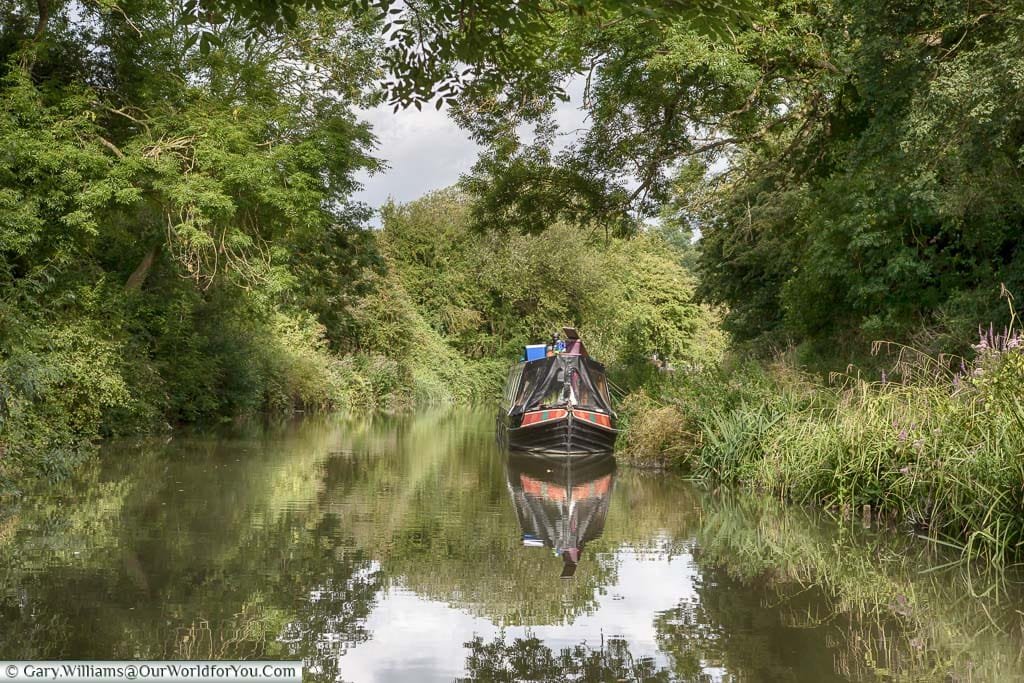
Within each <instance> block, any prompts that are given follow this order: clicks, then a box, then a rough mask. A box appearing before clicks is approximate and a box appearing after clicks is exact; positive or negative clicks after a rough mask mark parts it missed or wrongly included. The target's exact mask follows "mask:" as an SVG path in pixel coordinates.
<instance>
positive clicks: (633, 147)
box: [459, 0, 1024, 367]
mask: <svg viewBox="0 0 1024 683" xmlns="http://www.w3.org/2000/svg"><path fill="white" fill-rule="evenodd" d="M1022 11H1024V6H1022V4H1021V3H1020V2H1019V1H1017V0H1010V1H1009V2H999V3H987V2H983V3H981V4H977V3H975V2H967V1H962V2H960V1H953V0H933V1H932V0H930V1H926V2H899V1H887V2H882V3H877V2H862V1H861V0H833V1H831V2H798V1H792V0H779V1H770V2H761V3H757V7H756V8H752V9H751V11H750V12H748V13H746V14H742V15H740V16H737V17H734V18H733V19H732V20H731V21H730V22H729V24H728V29H729V30H728V34H727V36H718V35H714V34H709V33H708V32H707V31H705V30H701V28H700V27H695V26H694V25H693V24H691V23H689V22H687V21H685V20H684V19H682V18H676V19H671V18H668V17H665V16H663V15H652V16H646V15H637V16H631V17H622V18H617V19H611V20H605V21H602V20H599V19H597V18H595V17H594V16H592V15H588V16H584V17H581V18H580V19H578V20H576V21H573V22H569V23H568V24H567V25H565V26H564V30H563V32H562V33H561V39H560V40H559V41H557V43H556V44H555V45H553V46H552V49H551V50H550V52H549V53H548V54H547V56H546V59H544V60H543V61H542V66H541V67H538V68H540V69H541V70H542V71H543V73H544V74H545V75H546V76H547V77H548V83H549V89H550V86H551V85H553V84H555V83H560V82H563V79H565V78H566V77H567V76H571V75H575V74H578V75H580V77H581V78H583V79H585V92H584V98H583V105H584V107H585V109H586V111H587V113H588V114H589V115H590V117H591V118H590V124H591V125H590V127H589V128H588V130H587V131H586V132H585V133H584V134H583V135H582V137H581V138H580V139H578V140H576V141H575V142H572V144H569V145H568V146H567V147H566V148H564V149H561V150H559V149H558V148H557V147H556V146H555V143H556V142H558V141H559V137H558V135H557V133H558V131H557V129H556V127H555V124H554V117H553V105H554V103H555V100H556V98H555V97H554V96H551V95H550V94H548V93H547V92H545V91H544V90H539V91H535V90H528V91H526V92H523V90H522V87H526V86H521V83H520V82H519V81H515V82H511V83H505V84H498V85H495V84H493V83H490V82H487V83H482V84H480V85H479V87H476V86H474V87H473V88H470V89H469V90H468V91H467V92H466V93H465V95H464V97H463V98H462V101H461V103H460V108H459V113H460V115H461V120H462V121H463V123H465V125H466V126H467V127H468V128H469V129H470V130H472V131H473V132H474V133H475V134H476V136H477V139H478V141H479V142H481V143H482V144H484V145H485V146H487V147H488V151H487V153H486V154H485V155H484V157H483V158H482V159H481V160H480V162H479V163H478V165H477V168H476V170H475V172H474V174H473V177H472V178H471V179H470V186H471V187H473V188H474V189H475V190H476V191H477V192H478V193H479V195H480V197H481V200H480V202H479V203H478V205H477V207H476V214H475V215H476V217H477V219H478V220H479V221H480V222H481V223H482V224H485V225H490V226H494V227H502V226H509V225H512V226H517V227H520V228H522V229H527V230H542V229H544V227H545V226H546V225H547V224H548V223H549V222H550V220H551V219H552V217H554V216H561V217H565V218H570V219H573V220H576V221H589V222H593V223H595V224H598V225H601V226H604V227H607V228H610V229H615V228H618V229H620V230H622V231H623V232H633V231H635V229H636V225H637V220H638V219H640V218H644V217H647V216H656V215H661V216H662V217H663V220H664V221H665V222H666V223H669V224H673V223H674V224H676V225H678V226H680V227H681V228H684V229H693V228H699V229H700V230H701V232H702V234H703V239H702V240H701V258H700V274H701V288H702V290H703V292H704V293H705V295H706V296H707V297H708V298H709V299H710V300H713V301H715V302H720V303H722V304H725V305H727V306H728V312H727V314H726V318H725V326H726V329H727V330H728V331H729V332H731V333H732V334H733V335H734V336H735V337H736V339H737V340H738V341H748V340H753V341H755V342H757V343H758V344H761V345H763V344H767V343H773V344H777V345H778V344H782V345H785V344H788V343H790V342H797V343H806V344H807V345H808V347H809V350H818V351H820V352H822V353H824V354H825V355H826V356H827V357H828V358H827V360H828V361H829V362H833V361H835V360H841V359H842V358H845V356H846V354H853V356H854V357H856V356H857V355H865V352H866V348H867V345H868V344H870V342H872V341H874V340H876V339H881V338H891V339H894V340H899V341H907V340H910V339H913V340H915V342H917V346H919V347H922V348H924V349H926V350H929V351H931V350H941V351H946V352H962V351H965V350H966V349H967V344H968V342H969V341H970V340H971V338H972V336H973V334H974V331H975V330H976V329H977V325H978V324H979V323H984V324H985V325H986V326H987V324H988V322H990V321H993V322H996V323H997V325H1000V326H1001V325H1002V324H1006V323H1007V322H1008V321H1007V317H1006V311H1005V308H1004V307H1003V306H1002V302H1000V301H999V299H998V292H999V285H1000V283H1005V284H1006V286H1007V287H1008V288H1009V289H1010V290H1011V291H1024V268H1022V263H1024V261H1022V255H1021V249H1020V245H1021V241H1020V234H1021V227H1022V217H1024V206H1022V204H1021V197H1024V191H1022V190H1024V186H1022V183H1024V180H1022V177H1021V175H1020V155H1021V147H1022V145H1024V132H1022V131H1024V110H1022V109H1021V107H1020V105H1019V103H1020V101H1021V99H1022V95H1024V93H1022V89H1024V85H1022V83H1024V80H1022V78H1021V76H1022V73H1021V68H1022V67H1021V65H1022V64H1024V24H1022V22H1021V21H1020V16H1021V12H1022ZM526 124H535V126H536V135H535V136H534V137H533V138H532V139H529V140H523V139H522V137H521V135H520V131H522V130H523V127H524V125H526ZM842 365H843V364H842V363H839V364H838V366H839V367H842Z"/></svg>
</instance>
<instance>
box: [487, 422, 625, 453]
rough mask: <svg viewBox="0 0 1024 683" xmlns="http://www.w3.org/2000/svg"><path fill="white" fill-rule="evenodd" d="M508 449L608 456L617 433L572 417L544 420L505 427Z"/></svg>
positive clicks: (614, 430)
mask: <svg viewBox="0 0 1024 683" xmlns="http://www.w3.org/2000/svg"><path fill="white" fill-rule="evenodd" d="M503 431H504V441H505V443H506V445H507V446H508V448H509V450H514V451H526V452H529V453H547V454H553V455H563V456H573V455H591V454H594V453H608V452H610V451H612V450H613V449H614V448H615V437H616V436H617V435H618V430H616V429H611V428H608V427H604V426H601V425H598V424H594V423H592V422H588V421H587V420H581V419H579V418H578V417H574V416H573V414H572V413H571V412H569V414H568V415H566V416H565V417H564V418H560V419H557V420H547V421H545V422H539V423H535V424H530V425H526V426H519V427H506V428H505V429H504V430H503Z"/></svg>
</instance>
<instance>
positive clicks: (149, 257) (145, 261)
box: [124, 243, 160, 291]
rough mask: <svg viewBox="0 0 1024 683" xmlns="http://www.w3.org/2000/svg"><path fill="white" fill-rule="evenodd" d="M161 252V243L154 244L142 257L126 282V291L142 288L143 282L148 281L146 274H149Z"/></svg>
mask: <svg viewBox="0 0 1024 683" xmlns="http://www.w3.org/2000/svg"><path fill="white" fill-rule="evenodd" d="M159 252H160V244H159V243H157V244H154V245H153V246H152V247H151V248H150V250H149V251H147V252H146V255H145V256H143V257H142V261H140V262H139V265H138V266H136V268H135V270H134V271H132V274H131V275H129V276H128V281H127V282H125V283H124V289H125V291H133V290H137V289H140V288H141V287H142V284H143V283H144V282H145V281H146V276H148V275H149V271H150V269H151V268H152V267H153V261H155V260H156V255H157V254H158V253H159Z"/></svg>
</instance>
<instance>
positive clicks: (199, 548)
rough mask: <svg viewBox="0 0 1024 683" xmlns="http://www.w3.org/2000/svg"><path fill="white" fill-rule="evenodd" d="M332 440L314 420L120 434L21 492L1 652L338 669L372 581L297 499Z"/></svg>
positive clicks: (4, 567) (4, 547)
mask: <svg viewBox="0 0 1024 683" xmlns="http://www.w3.org/2000/svg"><path fill="white" fill-rule="evenodd" d="M336 440H337V428H336V427H330V426H329V425H326V424H324V425H319V426H317V425H307V426H305V427H303V428H302V429H301V430H299V431H298V432H292V433H289V432H288V431H285V432H280V431H277V432H273V433H263V432H258V433H256V434H254V435H252V436H251V437H250V436H245V435H241V436H236V437H235V438H234V439H232V440H229V441H218V440H215V439H210V438H201V439H189V438H181V439H178V440H176V441H175V442H172V443H171V444H169V445H165V444H162V443H157V442H155V441H144V442H139V443H133V444H125V445H124V446H123V447H122V448H123V451H120V452H111V453H108V458H109V459H108V460H107V462H106V466H105V467H101V466H100V465H99V464H95V463H94V464H93V465H92V466H90V467H89V468H87V469H86V470H84V471H83V473H82V475H81V477H80V478H78V479H76V481H75V482H72V483H70V484H68V485H67V487H64V488H61V489H58V490H56V491H52V492H50V493H49V494H48V495H46V496H40V497H38V498H35V499H32V500H31V501H28V502H25V503H24V504H23V505H22V506H21V509H19V510H18V517H17V522H16V524H17V529H16V531H14V532H13V533H11V534H9V535H8V537H5V538H3V539H0V615H2V617H0V618H3V620H4V628H2V629H0V657H8V658H26V659H27V658H44V659H45V658H68V657H73V658H133V659H134V658H156V659H160V658H172V659H174V658H191V659H195V658H201V659H208V658H212V659H222V658H230V659H235V658H239V659H246V658H266V657H281V658H291V657H300V658H304V659H306V660H307V662H308V663H309V664H310V665H311V667H312V668H313V669H314V670H316V671H319V672H321V673H322V677H323V679H324V680H334V679H336V678H337V676H338V671H337V668H338V658H339V656H340V655H341V654H342V653H343V652H344V651H345V650H346V649H347V648H348V647H351V646H352V645H353V644H354V643H358V642H362V641H363V640H365V639H366V638H368V637H369V633H367V631H366V629H365V618H366V616H367V615H368V614H369V612H370V611H371V610H372V608H373V605H374V604H375V600H376V596H377V595H378V593H379V591H380V590H381V588H382V586H383V581H382V577H381V575H380V572H379V571H377V567H376V565H375V564H374V563H372V562H371V560H370V559H369V558H368V557H367V556H366V554H365V553H364V552H362V551H359V550H357V549H354V548H352V547H351V545H350V543H349V540H350V539H349V538H348V537H347V535H346V534H345V533H344V532H343V530H342V529H341V528H340V527H339V524H338V520H337V519H336V518H333V517H331V516H329V515H321V514H319V513H318V511H317V510H316V509H315V507H312V506H310V505H308V504H306V503H304V502H302V501H303V500H305V501H308V500H309V499H310V498H311V496H312V494H313V492H315V491H316V488H317V483H318V478H319V472H320V465H321V464H322V460H323V459H324V458H325V457H326V456H327V454H328V453H329V452H330V450H331V446H332V445H333V444H334V443H336ZM111 450H114V449H113V448H112V449H111ZM296 500H298V501H300V503H299V504H298V505H296V504H295V503H294V501H296ZM69 594H70V595H75V596H81V597H82V598H84V599H83V600H81V601H80V600H77V599H72V600H68V599H67V597H66V596H68V595H69ZM282 636H283V637H282Z"/></svg>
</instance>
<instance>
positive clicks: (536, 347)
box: [523, 344, 548, 361]
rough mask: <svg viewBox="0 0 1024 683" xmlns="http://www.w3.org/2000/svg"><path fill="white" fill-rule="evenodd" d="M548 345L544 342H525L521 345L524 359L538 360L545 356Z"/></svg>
mask: <svg viewBox="0 0 1024 683" xmlns="http://www.w3.org/2000/svg"><path fill="white" fill-rule="evenodd" d="M547 351H548V347H547V345H546V344H527V345H526V346H524V347H523V359H524V360H528V361H529V360H540V359H541V358H546V357H547Z"/></svg>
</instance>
